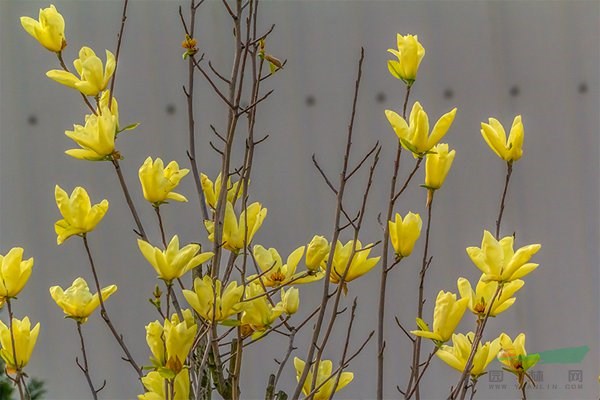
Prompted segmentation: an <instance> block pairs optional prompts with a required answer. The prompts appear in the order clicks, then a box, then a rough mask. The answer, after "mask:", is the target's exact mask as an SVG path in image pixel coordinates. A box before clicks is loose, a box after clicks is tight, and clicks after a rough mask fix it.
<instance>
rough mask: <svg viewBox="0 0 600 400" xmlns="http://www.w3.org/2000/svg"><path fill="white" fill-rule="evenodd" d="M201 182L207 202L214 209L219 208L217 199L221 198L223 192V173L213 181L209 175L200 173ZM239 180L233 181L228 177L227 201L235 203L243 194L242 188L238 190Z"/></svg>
mask: <svg viewBox="0 0 600 400" xmlns="http://www.w3.org/2000/svg"><path fill="white" fill-rule="evenodd" d="M200 183H201V185H202V191H203V192H204V198H205V199H206V204H208V205H209V206H210V207H211V208H212V209H213V210H214V209H216V208H217V201H218V200H219V193H220V192H221V174H219V175H218V176H217V179H215V182H214V183H213V182H212V181H211V180H210V179H209V178H208V176H206V175H204V174H200ZM239 184H240V183H239V182H235V183H233V184H232V183H231V178H229V179H227V201H228V202H230V203H233V204H235V200H236V199H237V198H238V197H240V196H241V195H242V190H241V188H240V190H239V191H238V186H239Z"/></svg>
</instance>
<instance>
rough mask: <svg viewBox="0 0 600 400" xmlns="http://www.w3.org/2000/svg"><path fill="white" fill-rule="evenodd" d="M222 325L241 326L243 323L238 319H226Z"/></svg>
mask: <svg viewBox="0 0 600 400" xmlns="http://www.w3.org/2000/svg"><path fill="white" fill-rule="evenodd" d="M221 325H223V326H240V325H241V322H240V321H238V320H237V319H226V320H224V321H221Z"/></svg>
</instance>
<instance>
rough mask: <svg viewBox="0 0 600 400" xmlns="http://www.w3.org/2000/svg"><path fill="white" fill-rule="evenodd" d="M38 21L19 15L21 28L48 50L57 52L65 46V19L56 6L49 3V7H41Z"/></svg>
mask: <svg viewBox="0 0 600 400" xmlns="http://www.w3.org/2000/svg"><path fill="white" fill-rule="evenodd" d="M38 19H39V21H36V20H35V19H33V18H30V17H21V25H23V29H25V30H26V31H27V33H29V34H30V35H31V36H33V37H34V38H35V39H36V40H37V41H38V42H40V44H41V45H42V46H44V47H45V48H47V49H48V50H50V51H53V52H55V53H58V52H59V51H61V50H62V49H64V48H65V47H66V46H67V41H66V40H65V20H64V19H63V16H62V15H60V13H59V12H58V11H56V7H54V5H53V4H50V7H48V8H44V9H41V8H40V14H39V18H38Z"/></svg>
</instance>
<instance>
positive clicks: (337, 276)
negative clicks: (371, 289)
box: [329, 240, 381, 283]
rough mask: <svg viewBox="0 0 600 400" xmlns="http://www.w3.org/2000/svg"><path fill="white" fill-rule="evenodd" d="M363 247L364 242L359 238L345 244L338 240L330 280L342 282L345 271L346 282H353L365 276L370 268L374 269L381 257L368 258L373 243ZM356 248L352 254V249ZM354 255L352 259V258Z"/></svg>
mask: <svg viewBox="0 0 600 400" xmlns="http://www.w3.org/2000/svg"><path fill="white" fill-rule="evenodd" d="M365 247H366V249H364V248H363V245H362V243H361V242H360V241H359V240H357V241H356V243H355V242H354V240H350V241H349V242H348V243H346V244H345V245H342V243H341V242H340V241H339V240H338V242H337V244H336V245H335V253H334V254H333V266H332V268H331V274H330V275H329V280H330V281H331V282H333V283H340V282H341V280H342V277H343V276H344V272H345V271H346V269H348V271H347V273H346V278H345V279H344V283H346V282H351V281H353V280H354V279H356V278H358V277H361V276H363V275H364V274H366V273H367V272H369V271H370V270H372V269H373V268H374V267H375V265H377V262H379V259H380V258H381V257H374V258H368V257H369V254H370V253H371V244H368V245H367V246H365ZM353 249H355V251H354V255H353V256H352V250H353ZM350 257H352V259H350Z"/></svg>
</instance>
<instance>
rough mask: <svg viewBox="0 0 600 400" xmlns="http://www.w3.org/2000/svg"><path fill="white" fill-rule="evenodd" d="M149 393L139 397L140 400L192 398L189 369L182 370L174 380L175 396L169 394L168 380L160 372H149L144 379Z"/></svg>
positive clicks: (181, 399) (186, 399)
mask: <svg viewBox="0 0 600 400" xmlns="http://www.w3.org/2000/svg"><path fill="white" fill-rule="evenodd" d="M142 383H143V384H144V387H145V388H146V389H147V390H148V392H146V393H144V394H140V395H138V400H167V399H169V400H188V399H189V398H190V376H189V371H188V370H187V369H182V370H181V371H180V372H179V373H178V374H177V375H176V376H175V378H174V381H173V386H174V394H173V397H171V394H170V393H169V394H167V392H166V389H167V388H168V387H169V386H168V385H167V384H166V379H165V378H163V377H162V376H161V374H160V372H158V371H152V372H149V373H148V375H146V376H144V377H143V378H142Z"/></svg>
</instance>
